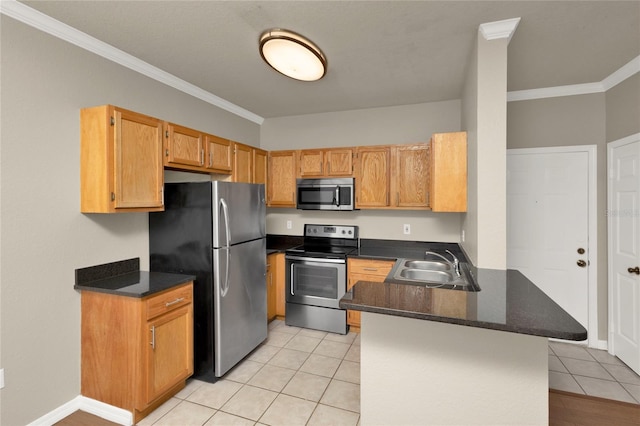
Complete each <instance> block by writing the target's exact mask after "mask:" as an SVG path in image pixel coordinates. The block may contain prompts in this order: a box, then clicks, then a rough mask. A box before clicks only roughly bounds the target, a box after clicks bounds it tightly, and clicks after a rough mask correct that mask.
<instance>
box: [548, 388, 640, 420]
mask: <svg viewBox="0 0 640 426" xmlns="http://www.w3.org/2000/svg"><path fill="white" fill-rule="evenodd" d="M549 425H550V426H573V425H575V426H592V425H593V426H638V425H640V405H639V404H630V403H628V402H620V401H614V400H611V399H603V398H597V397H595V396H587V395H578V394H575V393H570V392H563V391H559V390H555V389H550V390H549Z"/></svg>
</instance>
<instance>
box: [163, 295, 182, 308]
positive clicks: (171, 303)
mask: <svg viewBox="0 0 640 426" xmlns="http://www.w3.org/2000/svg"><path fill="white" fill-rule="evenodd" d="M180 302H184V297H179V298H177V299H176V300H173V301H171V302H167V303H165V304H164V306H165V307H167V308H168V307H169V306H171V305H175V304H176V303H180Z"/></svg>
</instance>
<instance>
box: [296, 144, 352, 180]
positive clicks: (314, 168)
mask: <svg viewBox="0 0 640 426" xmlns="http://www.w3.org/2000/svg"><path fill="white" fill-rule="evenodd" d="M353 152H354V150H353V148H331V149H304V150H302V151H300V156H299V158H300V159H299V164H300V173H299V176H300V177H302V178H322V177H349V176H353Z"/></svg>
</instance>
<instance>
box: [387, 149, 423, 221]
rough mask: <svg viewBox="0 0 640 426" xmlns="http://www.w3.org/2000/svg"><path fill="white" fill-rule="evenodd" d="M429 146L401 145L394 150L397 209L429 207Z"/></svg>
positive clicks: (394, 197) (393, 195)
mask: <svg viewBox="0 0 640 426" xmlns="http://www.w3.org/2000/svg"><path fill="white" fill-rule="evenodd" d="M428 152H429V151H428V145H427V144H416V145H401V146H397V147H394V148H393V155H392V156H393V167H392V172H391V174H392V176H393V187H394V189H393V191H392V200H393V201H392V202H391V205H392V206H395V207H409V208H425V209H426V208H427V207H428V205H429V204H428V185H427V182H428V177H429V176H428V172H429V170H428Z"/></svg>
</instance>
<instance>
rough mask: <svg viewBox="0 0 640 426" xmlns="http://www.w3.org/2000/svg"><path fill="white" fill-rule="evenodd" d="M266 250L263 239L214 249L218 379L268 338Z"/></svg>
mask: <svg viewBox="0 0 640 426" xmlns="http://www.w3.org/2000/svg"><path fill="white" fill-rule="evenodd" d="M266 248H267V240H266V238H261V239H258V240H253V241H249V242H246V243H242V244H236V245H232V246H231V247H230V248H228V249H226V248H224V249H213V260H214V265H213V271H214V305H215V308H214V316H215V317H214V324H215V326H214V336H215V345H214V347H215V355H214V359H215V374H216V376H217V377H222V375H224V374H225V373H226V372H227V371H229V370H230V369H231V368H232V367H233V366H234V365H236V364H237V363H238V361H240V360H241V359H242V358H244V357H245V356H246V355H247V354H248V353H249V352H251V351H252V350H253V349H255V348H256V347H257V346H258V345H259V344H260V343H262V342H263V341H264V340H265V339H266V338H267V286H266V282H265V280H266V270H267V265H266ZM227 265H228V267H227ZM227 277H228V279H227Z"/></svg>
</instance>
